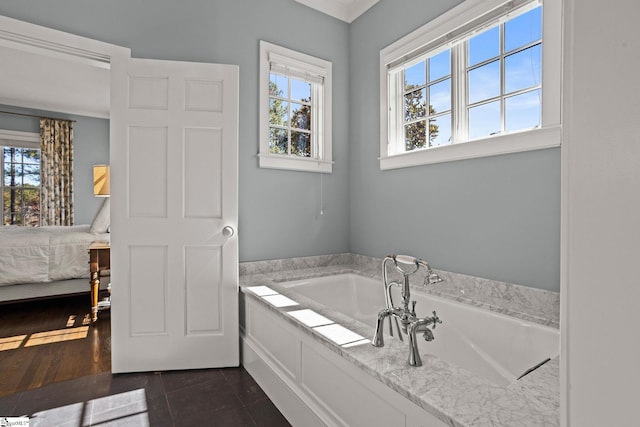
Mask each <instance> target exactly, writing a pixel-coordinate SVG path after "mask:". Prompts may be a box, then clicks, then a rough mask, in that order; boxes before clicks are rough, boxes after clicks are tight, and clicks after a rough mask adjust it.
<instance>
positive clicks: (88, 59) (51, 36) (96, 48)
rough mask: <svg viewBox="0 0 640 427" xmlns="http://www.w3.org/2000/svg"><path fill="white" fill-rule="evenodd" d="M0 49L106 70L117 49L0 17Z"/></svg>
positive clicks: (102, 43)
mask: <svg viewBox="0 0 640 427" xmlns="http://www.w3.org/2000/svg"><path fill="white" fill-rule="evenodd" d="M0 28H1V30H0V46H6V47H11V48H13V49H19V50H22V51H26V52H32V53H37V54H40V55H45V56H49V57H53V58H58V59H64V60H67V61H74V62H79V63H82V64H85V65H92V66H96V67H100V68H107V69H108V68H109V62H110V59H111V56H112V55H113V54H115V53H116V52H117V51H118V50H119V49H125V48H123V47H121V46H116V45H112V44H109V43H104V42H101V41H98V40H93V39H88V38H85V37H81V36H77V35H75V34H70V33H65V32H62V31H58V30H54V29H52V28H47V27H42V26H39V25H35V24H30V23H28V22H23V21H19V20H17V19H13V18H8V17H6V16H0Z"/></svg>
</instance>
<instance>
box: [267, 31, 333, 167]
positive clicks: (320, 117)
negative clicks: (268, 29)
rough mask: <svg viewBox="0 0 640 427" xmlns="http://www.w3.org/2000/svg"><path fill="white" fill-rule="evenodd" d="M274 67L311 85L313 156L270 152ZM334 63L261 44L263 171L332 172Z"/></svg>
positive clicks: (275, 46)
mask: <svg viewBox="0 0 640 427" xmlns="http://www.w3.org/2000/svg"><path fill="white" fill-rule="evenodd" d="M272 66H275V67H277V68H278V69H279V70H284V72H286V73H290V76H291V77H294V78H295V77H296V76H300V77H302V78H304V76H306V77H307V80H310V81H313V83H312V106H311V111H312V118H311V134H312V137H311V143H312V149H311V153H312V157H300V156H295V155H286V154H272V153H270V152H269V73H270V71H271V68H272ZM331 75H332V64H331V62H329V61H325V60H323V59H320V58H316V57H314V56H311V55H307V54H304V53H300V52H296V51H294V50H291V49H287V48H285V47H282V46H277V45H275V44H272V43H268V42H266V41H263V40H261V41H260V97H259V98H260V152H259V154H258V156H259V159H260V167H261V168H270V169H287V170H296V171H305V172H320V173H331V172H332V170H333V159H332V146H331V133H332V132H331V105H332V102H331V93H332V77H331Z"/></svg>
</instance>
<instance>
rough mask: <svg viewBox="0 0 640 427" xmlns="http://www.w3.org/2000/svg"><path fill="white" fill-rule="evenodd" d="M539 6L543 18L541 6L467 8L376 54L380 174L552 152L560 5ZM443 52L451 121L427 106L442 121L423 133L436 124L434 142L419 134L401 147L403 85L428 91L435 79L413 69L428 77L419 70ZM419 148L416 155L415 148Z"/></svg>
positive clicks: (525, 1) (489, 1)
mask: <svg viewBox="0 0 640 427" xmlns="http://www.w3.org/2000/svg"><path fill="white" fill-rule="evenodd" d="M547 3H548V4H547ZM547 3H545V5H544V9H543V7H542V6H541V4H542V0H513V1H505V0H467V1H466V2H463V3H462V4H460V5H458V6H456V7H455V8H453V9H451V10H450V11H448V12H446V13H445V14H443V15H441V16H439V17H437V18H436V19H434V20H433V21H431V22H429V23H427V24H425V25H424V26H423V27H421V28H419V29H418V30H415V31H414V32H412V33H411V34H408V35H407V36H405V37H403V38H402V39H401V40H398V41H396V42H395V43H393V44H392V45H390V46H388V47H386V48H384V49H383V50H382V51H381V54H380V66H381V85H380V91H381V99H382V100H383V103H382V105H381V109H380V114H381V117H380V130H381V141H380V167H381V169H393V168H397V167H406V166H414V165H420V164H428V163H437V162H442V161H450V160H457V159H464V158H473V157H481V156H486V155H495V154H503V153H510V152H517V151H523V150H532V149H539V148H547V147H553V146H558V145H560V139H561V132H560V128H559V124H560V92H561V91H560V86H561V85H560V80H561V58H562V53H561V47H560V46H561V34H562V33H561V19H560V18H559V16H560V15H559V14H560V12H561V2H547ZM543 29H544V30H543ZM543 32H544V36H543ZM543 41H544V45H545V48H544V50H543V49H542V44H543ZM447 51H450V61H449V62H448V65H450V66H451V67H452V70H451V86H452V87H451V94H450V99H451V103H452V109H451V117H450V118H449V117H448V116H447V113H448V111H446V110H443V108H447V107H446V104H444V105H443V104H441V105H437V104H433V103H432V104H429V105H430V107H429V108H428V109H429V110H431V109H432V108H433V109H434V110H435V115H437V114H438V113H440V114H441V118H438V119H439V120H435V121H434V119H436V118H435V117H433V113H432V117H431V119H432V121H431V122H430V123H431V124H430V126H429V128H430V129H432V130H433V129H434V127H435V126H434V125H437V131H438V135H439V136H438V139H439V140H440V141H439V142H438V143H437V144H434V143H433V142H431V144H429V140H428V137H427V127H426V126H423V127H424V128H425V134H424V136H423V135H420V137H419V138H418V139H417V140H416V143H412V142H411V141H407V140H406V132H405V131H404V126H405V124H406V123H405V120H404V118H405V117H404V111H403V110H404V105H403V103H404V102H405V100H404V99H403V98H402V96H404V95H405V92H404V84H405V78H406V79H407V81H408V82H409V83H411V84H416V85H417V84H424V85H428V84H431V83H432V82H433V81H434V80H435V78H437V77H441V76H442V74H440V75H437V77H434V76H435V74H434V73H431V75H430V76H429V77H426V76H425V77H424V78H421V77H417V76H416V72H415V70H417V69H424V73H425V74H426V75H429V74H430V73H429V71H431V70H429V69H428V68H434V67H428V66H427V65H426V64H428V63H429V61H431V62H433V63H436V61H434V60H435V59H436V57H437V56H438V55H441V54H442V53H443V52H447ZM443 56H444V55H443ZM421 62H422V64H421ZM489 72H491V73H489ZM407 76H408V77H407ZM487 77H489V79H488V80H487ZM427 78H430V80H431V81H430V82H427ZM543 80H544V82H545V84H544V88H543V85H542V82H543ZM432 94H435V92H433V91H432ZM542 99H544V100H545V104H544V107H543V106H542ZM384 100H386V102H384ZM424 110H425V111H427V106H426V104H425V106H424ZM440 135H444V137H442V136H440ZM445 139H446V140H445ZM480 140H481V141H480ZM423 141H424V147H416V146H418V145H420V144H422V143H423ZM468 141H470V143H467V142H468ZM462 142H465V144H460V143H462ZM443 145H444V146H443ZM407 147H408V148H413V149H412V150H407V149H406V148H407ZM417 148H420V149H417ZM421 148H432V149H428V150H423V149H421ZM433 148H437V150H434V149H433Z"/></svg>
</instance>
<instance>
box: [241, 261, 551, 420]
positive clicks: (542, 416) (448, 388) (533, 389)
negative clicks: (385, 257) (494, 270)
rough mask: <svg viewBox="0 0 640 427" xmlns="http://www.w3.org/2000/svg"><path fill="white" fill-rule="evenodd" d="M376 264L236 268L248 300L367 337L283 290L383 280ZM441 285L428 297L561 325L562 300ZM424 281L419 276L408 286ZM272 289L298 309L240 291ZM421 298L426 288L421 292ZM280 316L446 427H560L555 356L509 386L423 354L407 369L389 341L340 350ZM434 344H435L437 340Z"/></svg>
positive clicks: (466, 280) (467, 279) (449, 280)
mask: <svg viewBox="0 0 640 427" xmlns="http://www.w3.org/2000/svg"><path fill="white" fill-rule="evenodd" d="M381 262H382V260H380V259H375V258H369V257H364V256H360V255H354V254H339V255H328V256H320V257H307V258H296V259H287V260H276V261H260V262H249V263H241V264H240V287H241V289H242V293H243V295H244V298H251V299H252V300H255V301H257V302H258V303H259V304H261V305H263V306H264V307H267V308H268V309H269V310H271V311H273V312H276V313H278V312H280V313H282V312H286V311H290V310H299V309H301V308H310V309H312V310H314V311H316V312H317V313H320V314H322V315H323V316H325V317H328V318H330V319H332V320H334V321H335V322H337V323H339V324H341V325H343V326H345V327H347V328H349V329H350V330H352V331H354V332H356V333H358V334H360V335H362V336H364V337H366V338H371V337H372V336H373V332H374V325H365V324H363V323H361V322H358V321H356V320H353V319H351V318H349V317H347V316H345V315H343V314H341V313H338V312H335V311H333V310H331V309H330V308H328V307H325V306H322V305H320V304H318V303H316V302H314V301H313V300H311V299H308V298H306V297H304V296H302V295H299V294H297V293H295V292H293V291H291V290H290V289H287V288H285V287H284V286H282V285H281V282H283V281H289V280H302V279H307V278H311V277H320V276H327V275H335V274H344V273H355V274H360V275H363V276H366V277H372V278H375V279H378V280H380V281H382V277H381V276H382V275H381V268H380V266H381ZM436 271H437V272H438V273H439V274H441V276H442V277H443V278H444V279H445V281H444V282H442V283H438V284H436V285H431V286H429V288H428V290H427V292H429V293H432V294H434V295H438V296H441V297H446V298H450V299H454V300H456V301H459V302H462V303H466V304H471V305H474V306H476V307H480V308H483V309H487V310H491V311H495V312H500V313H502V314H506V315H509V316H513V317H516V318H521V319H524V320H527V321H530V322H534V323H539V324H543V325H546V326H551V327H555V328H557V327H558V316H559V295H558V294H556V293H554V292H548V291H541V290H537V289H532V288H528V287H523V286H518V285H512V284H507V283H502V282H496V281H491V280H487V279H480V278H475V277H471V276H465V275H460V274H456V273H449V272H444V271H440V270H436ZM413 283H421V280H420V278H419V277H416V278H415V280H412V284H413ZM249 286H269V287H270V288H271V289H273V290H274V291H276V292H278V293H280V294H282V295H285V296H288V297H289V298H291V299H293V300H295V301H296V302H298V303H299V305H297V306H294V307H285V308H276V307H274V306H273V305H271V304H269V303H267V302H266V301H265V300H263V299H262V298H259V297H257V296H256V295H254V294H253V293H251V292H247V291H245V290H244V288H246V287H249ZM421 291H422V292H424V288H422V289H421ZM282 317H283V318H284V319H286V321H288V322H289V323H291V324H292V325H294V326H295V327H296V328H299V329H300V330H303V331H304V332H305V333H306V334H308V335H309V336H311V337H312V338H313V339H314V340H316V341H318V342H321V343H322V344H323V345H324V346H326V347H327V348H329V349H331V350H332V351H334V352H335V353H337V354H339V355H341V357H343V358H344V359H346V360H348V361H349V362H350V363H352V364H353V365H354V366H355V367H356V368H357V369H361V370H363V371H364V372H366V373H368V374H369V375H371V376H373V377H374V378H376V379H378V380H379V381H381V382H382V383H384V384H386V385H387V386H388V387H390V388H391V389H393V390H395V391H396V392H398V393H399V394H401V395H402V396H404V397H406V398H407V399H409V400H410V401H412V402H413V403H415V404H416V405H418V406H419V407H421V408H423V409H424V410H426V411H428V412H429V413H431V414H433V415H434V416H436V417H437V418H439V419H440V420H442V421H443V422H444V423H445V424H447V425H451V426H460V427H462V426H474V427H475V426H509V427H512V426H558V425H559V424H560V422H559V408H560V403H559V394H560V392H559V360H558V358H555V359H553V360H551V361H550V362H548V363H546V364H545V365H543V366H542V367H540V368H538V369H537V370H535V371H534V372H532V373H531V374H529V375H527V376H526V377H524V378H522V379H521V380H519V381H517V382H515V383H513V384H510V385H508V386H506V387H503V386H499V385H496V384H494V383H492V382H490V381H489V380H486V379H484V378H481V377H479V376H476V375H474V374H472V373H470V372H468V371H466V370H464V369H462V368H458V367H456V366H454V365H452V364H449V363H447V362H445V361H442V360H440V359H438V358H436V357H434V356H429V355H426V354H423V355H422V361H423V366H422V367H419V368H414V367H410V366H408V365H407V363H406V358H407V354H408V349H407V343H406V342H400V341H399V340H388V341H389V342H386V343H385V346H384V347H382V348H376V347H373V346H371V345H369V344H364V345H358V346H355V347H349V348H344V347H340V346H338V345H336V344H334V343H333V342H331V341H329V340H327V339H326V338H324V337H323V336H321V335H320V334H318V333H316V332H314V331H313V330H312V329H311V328H307V327H305V326H304V325H302V324H301V323H299V322H296V321H295V320H294V319H293V318H292V317H291V316H286V315H284V314H282ZM436 339H437V338H436Z"/></svg>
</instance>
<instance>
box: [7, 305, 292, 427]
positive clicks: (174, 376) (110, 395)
mask: <svg viewBox="0 0 640 427" xmlns="http://www.w3.org/2000/svg"><path fill="white" fill-rule="evenodd" d="M86 315H87V297H85V298H82V297H80V298H60V299H53V300H49V301H39V302H28V303H19V304H7V305H2V306H0V342H4V341H3V340H2V338H5V341H6V340H7V339H9V341H11V338H14V337H32V336H34V335H35V334H37V333H42V332H43V331H48V333H51V332H55V333H57V335H60V333H62V332H65V331H67V330H68V328H77V327H82V326H79V325H82V320H83V319H84V317H85V316H86ZM70 316H74V317H75V319H76V321H75V324H73V325H71V326H70V324H69V323H68V322H69V319H71V317H70ZM90 332H91V333H89V334H88V335H87V337H86V338H83V339H73V340H57V342H53V343H48V344H46V345H34V346H25V345H24V343H23V344H21V345H19V346H5V347H6V348H5V347H0V419H1V418H4V417H15V416H28V417H29V422H30V423H29V425H30V426H31V427H34V426H46V427H52V426H55V427H67V426H68V427H72V426H73V427H85V426H100V427H106V426H135V427H141V426H153V427H155V426H177V427H179V426H233V427H236V426H265V427H268V426H289V425H290V424H289V423H288V422H287V420H286V419H285V418H284V417H283V416H282V414H281V413H280V412H279V411H278V409H277V408H276V407H275V406H274V405H273V403H272V402H271V401H270V400H269V398H268V397H267V395H266V394H265V393H264V392H263V391H262V389H261V388H260V387H259V386H258V384H257V383H256V382H255V381H254V380H253V378H252V377H251V376H250V375H249V373H248V372H247V371H246V370H245V369H244V368H243V367H242V366H240V367H238V368H223V369H197V370H185V371H169V372H147V373H135V374H116V375H112V374H111V372H110V370H111V363H110V351H111V339H110V338H111V328H110V318H109V313H108V312H104V313H101V316H100V318H99V319H98V322H96V323H95V324H93V325H91V327H90ZM7 337H8V338H7ZM25 340H26V338H25ZM11 342H13V341H11ZM11 342H10V343H11ZM10 343H9V344H10Z"/></svg>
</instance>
